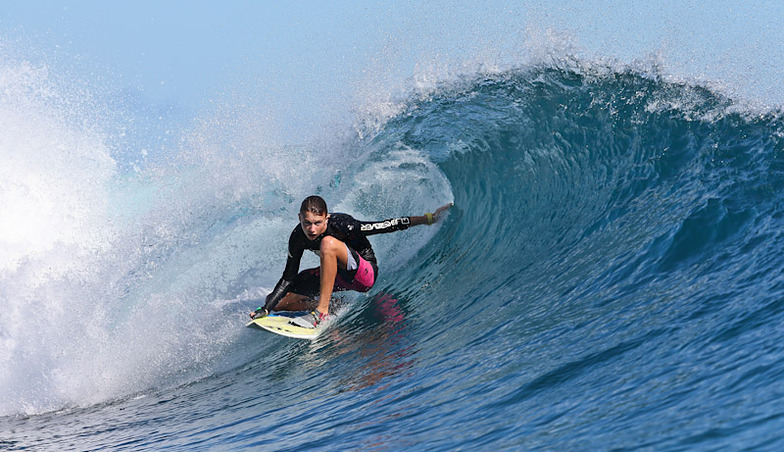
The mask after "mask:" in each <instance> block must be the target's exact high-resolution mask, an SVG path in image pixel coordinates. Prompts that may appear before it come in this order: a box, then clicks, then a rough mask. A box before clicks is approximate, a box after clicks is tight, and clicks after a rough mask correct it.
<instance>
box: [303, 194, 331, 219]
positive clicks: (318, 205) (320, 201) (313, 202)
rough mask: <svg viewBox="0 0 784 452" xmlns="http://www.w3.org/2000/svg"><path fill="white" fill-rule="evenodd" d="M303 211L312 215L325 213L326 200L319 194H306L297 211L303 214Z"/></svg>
mask: <svg viewBox="0 0 784 452" xmlns="http://www.w3.org/2000/svg"><path fill="white" fill-rule="evenodd" d="M305 212H310V213H312V214H314V215H326V214H327V202H326V201H324V198H322V197H321V196H317V195H313V196H308V197H307V198H305V200H304V201H302V205H300V206H299V213H301V214H302V215H305Z"/></svg>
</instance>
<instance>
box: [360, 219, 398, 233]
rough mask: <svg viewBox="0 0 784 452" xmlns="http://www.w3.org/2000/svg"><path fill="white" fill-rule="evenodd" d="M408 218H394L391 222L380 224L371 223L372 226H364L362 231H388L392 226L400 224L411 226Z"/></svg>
mask: <svg viewBox="0 0 784 452" xmlns="http://www.w3.org/2000/svg"><path fill="white" fill-rule="evenodd" d="M409 222H410V221H409V219H408V218H405V217H404V218H393V219H391V220H387V221H382V222H380V223H370V224H363V225H362V227H361V228H360V229H361V230H362V231H372V230H374V229H376V230H378V229H387V228H391V227H392V226H397V225H398V224H409Z"/></svg>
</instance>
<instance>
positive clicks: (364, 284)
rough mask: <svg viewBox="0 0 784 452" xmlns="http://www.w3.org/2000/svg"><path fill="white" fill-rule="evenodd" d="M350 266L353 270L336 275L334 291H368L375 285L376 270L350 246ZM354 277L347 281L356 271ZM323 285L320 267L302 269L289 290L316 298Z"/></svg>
mask: <svg viewBox="0 0 784 452" xmlns="http://www.w3.org/2000/svg"><path fill="white" fill-rule="evenodd" d="M346 248H347V249H348V256H349V262H348V268H349V269H351V270H348V271H345V270H342V271H339V272H338V274H337V276H336V277H335V287H334V288H333V289H332V291H333V292H340V291H345V290H355V291H357V292H367V291H368V290H370V288H371V287H373V284H375V282H376V272H375V271H374V270H373V266H372V265H371V264H370V262H368V261H366V260H365V259H363V258H362V256H360V255H359V253H357V252H356V251H354V250H352V249H351V248H349V247H348V246H346ZM353 269H356V273H355V274H354V278H353V279H352V280H351V281H346V279H348V278H347V276H348V275H350V274H351V273H353V272H354V270H353ZM320 285H321V272H320V269H319V268H311V269H308V270H303V271H301V272H300V273H299V274H298V275H297V276H296V277H295V278H294V281H293V283H292V285H291V288H290V289H289V292H294V293H296V294H300V295H305V296H307V297H310V298H316V297H318V295H319V290H320Z"/></svg>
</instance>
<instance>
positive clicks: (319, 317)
mask: <svg viewBox="0 0 784 452" xmlns="http://www.w3.org/2000/svg"><path fill="white" fill-rule="evenodd" d="M311 315H313V328H315V327H317V326H319V324H320V323H321V322H323V321H324V319H326V318H327V317H328V314H326V313H323V312H319V311H318V309H316V310H314V311H313V312H311Z"/></svg>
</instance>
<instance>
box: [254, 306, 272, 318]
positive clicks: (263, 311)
mask: <svg viewBox="0 0 784 452" xmlns="http://www.w3.org/2000/svg"><path fill="white" fill-rule="evenodd" d="M267 315H269V311H267V308H258V309H256V310H255V311H253V312H251V313H250V318H251V319H253V320H255V319H260V318H262V317H267Z"/></svg>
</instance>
